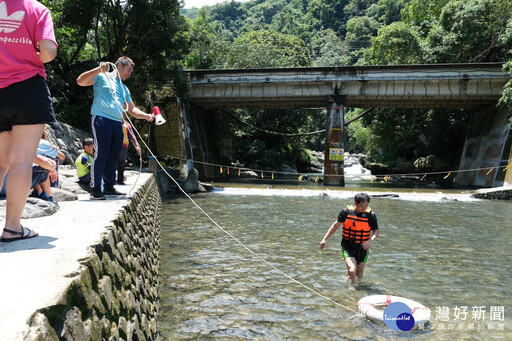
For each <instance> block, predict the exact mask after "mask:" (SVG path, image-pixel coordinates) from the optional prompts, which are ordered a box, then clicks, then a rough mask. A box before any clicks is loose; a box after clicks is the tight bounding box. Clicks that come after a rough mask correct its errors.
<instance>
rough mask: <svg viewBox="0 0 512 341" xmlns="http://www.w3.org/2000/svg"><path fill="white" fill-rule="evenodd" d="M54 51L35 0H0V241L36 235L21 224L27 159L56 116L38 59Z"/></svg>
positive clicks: (44, 11) (48, 24) (48, 21)
mask: <svg viewBox="0 0 512 341" xmlns="http://www.w3.org/2000/svg"><path fill="white" fill-rule="evenodd" d="M56 55H57V42H56V40H55V33H54V30H53V21H52V18H51V14H50V11H49V10H48V8H46V7H45V6H43V5H42V4H41V3H39V2H38V1H36V0H0V183H2V182H3V180H4V177H5V174H6V173H7V171H8V170H9V176H8V178H7V183H6V197H7V201H6V214H5V226H4V229H3V231H2V237H1V239H0V241H1V242H12V241H16V240H20V239H26V238H32V237H36V236H37V235H38V234H37V232H35V231H32V230H30V229H28V228H25V227H23V226H21V214H22V212H23V209H24V207H25V202H26V200H27V196H28V193H29V191H30V184H31V177H32V161H33V160H34V157H35V155H36V150H37V146H38V143H39V139H40V138H41V136H42V134H43V130H44V126H45V124H46V123H52V122H55V117H54V113H53V107H52V100H51V95H50V91H49V89H48V85H47V83H46V72H45V68H44V65H43V63H48V62H50V61H52V60H53V59H54V58H55V57H56Z"/></svg>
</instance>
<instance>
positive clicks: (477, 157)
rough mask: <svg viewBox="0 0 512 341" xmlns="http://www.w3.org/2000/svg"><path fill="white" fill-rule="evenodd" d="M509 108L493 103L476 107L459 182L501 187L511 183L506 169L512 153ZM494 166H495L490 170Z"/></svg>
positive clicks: (469, 184) (477, 185)
mask: <svg viewBox="0 0 512 341" xmlns="http://www.w3.org/2000/svg"><path fill="white" fill-rule="evenodd" d="M510 115H511V113H510V111H509V110H508V109H507V108H506V107H504V106H500V107H496V106H494V105H491V106H485V107H481V108H478V109H475V110H474V113H473V118H472V120H471V124H470V127H469V131H468V134H467V137H466V142H465V144H464V150H463V152H462V156H461V160H460V164H459V169H460V170H471V171H464V172H460V173H458V174H457V177H456V179H455V182H456V183H457V185H459V186H474V187H498V186H503V185H504V183H509V181H510V180H512V179H511V174H510V173H509V172H508V171H504V167H506V166H507V165H509V164H510V162H511V161H512V160H511V157H512V148H511V145H512V134H511V133H510V127H509V125H508V123H507V122H508V120H509V118H510ZM491 168H492V170H491Z"/></svg>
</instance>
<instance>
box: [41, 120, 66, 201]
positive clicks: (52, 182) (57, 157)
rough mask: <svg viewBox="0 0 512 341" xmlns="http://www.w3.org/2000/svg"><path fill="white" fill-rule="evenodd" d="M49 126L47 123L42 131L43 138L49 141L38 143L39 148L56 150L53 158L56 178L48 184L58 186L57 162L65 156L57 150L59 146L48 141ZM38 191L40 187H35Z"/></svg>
mask: <svg viewBox="0 0 512 341" xmlns="http://www.w3.org/2000/svg"><path fill="white" fill-rule="evenodd" d="M49 129H50V126H49V125H48V124H47V125H46V127H45V129H44V131H43V139H44V140H46V141H48V142H49V143H47V144H44V145H42V144H41V143H40V144H39V148H46V149H56V150H57V152H58V153H57V156H56V157H54V158H53V160H54V161H55V163H56V164H57V167H56V169H55V171H56V172H57V179H56V180H52V181H51V182H50V186H51V187H55V188H59V163H60V161H61V160H64V159H65V158H66V156H65V155H64V154H63V153H62V152H61V151H60V150H59V148H58V147H57V146H56V145H54V144H53V143H51V142H50V131H49ZM52 153H53V152H52ZM40 155H45V154H44V152H43V154H40ZM37 190H38V192H41V190H40V189H37Z"/></svg>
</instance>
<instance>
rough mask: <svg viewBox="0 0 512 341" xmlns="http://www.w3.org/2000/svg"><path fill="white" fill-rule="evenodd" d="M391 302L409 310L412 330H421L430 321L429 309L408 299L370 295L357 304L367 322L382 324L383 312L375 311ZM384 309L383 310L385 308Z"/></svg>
mask: <svg viewBox="0 0 512 341" xmlns="http://www.w3.org/2000/svg"><path fill="white" fill-rule="evenodd" d="M393 302H401V303H404V304H406V305H407V306H408V307H409V308H411V312H412V317H413V318H414V328H413V329H422V328H424V327H425V324H426V323H428V322H429V321H430V309H429V308H427V307H425V306H424V305H423V304H421V303H418V302H416V301H413V300H410V299H408V298H403V297H399V296H391V295H372V296H366V297H363V298H361V299H360V300H359V302H357V308H358V309H359V312H361V314H363V315H364V316H366V318H368V319H369V320H372V321H377V322H384V310H380V309H377V307H379V306H385V307H387V306H388V305H390V304H391V303H393ZM385 307H384V308H385Z"/></svg>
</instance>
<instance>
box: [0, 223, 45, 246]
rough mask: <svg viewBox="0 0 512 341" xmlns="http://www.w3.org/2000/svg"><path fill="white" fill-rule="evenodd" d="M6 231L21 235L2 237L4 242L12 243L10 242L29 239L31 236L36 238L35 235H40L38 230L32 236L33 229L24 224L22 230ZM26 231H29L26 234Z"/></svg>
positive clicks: (0, 240)
mask: <svg viewBox="0 0 512 341" xmlns="http://www.w3.org/2000/svg"><path fill="white" fill-rule="evenodd" d="M20 226H21V225H20ZM4 231H5V232H9V233H11V234H17V235H20V236H21V237H14V238H1V239H0V242H3V243H10V242H14V241H16V240H21V239H29V238H34V237H37V236H39V233H37V232H34V233H35V234H34V235H32V236H31V235H30V234H31V233H32V230H31V229H29V228H26V227H23V226H21V231H13V230H9V229H4ZM25 231H28V233H27V234H25Z"/></svg>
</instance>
